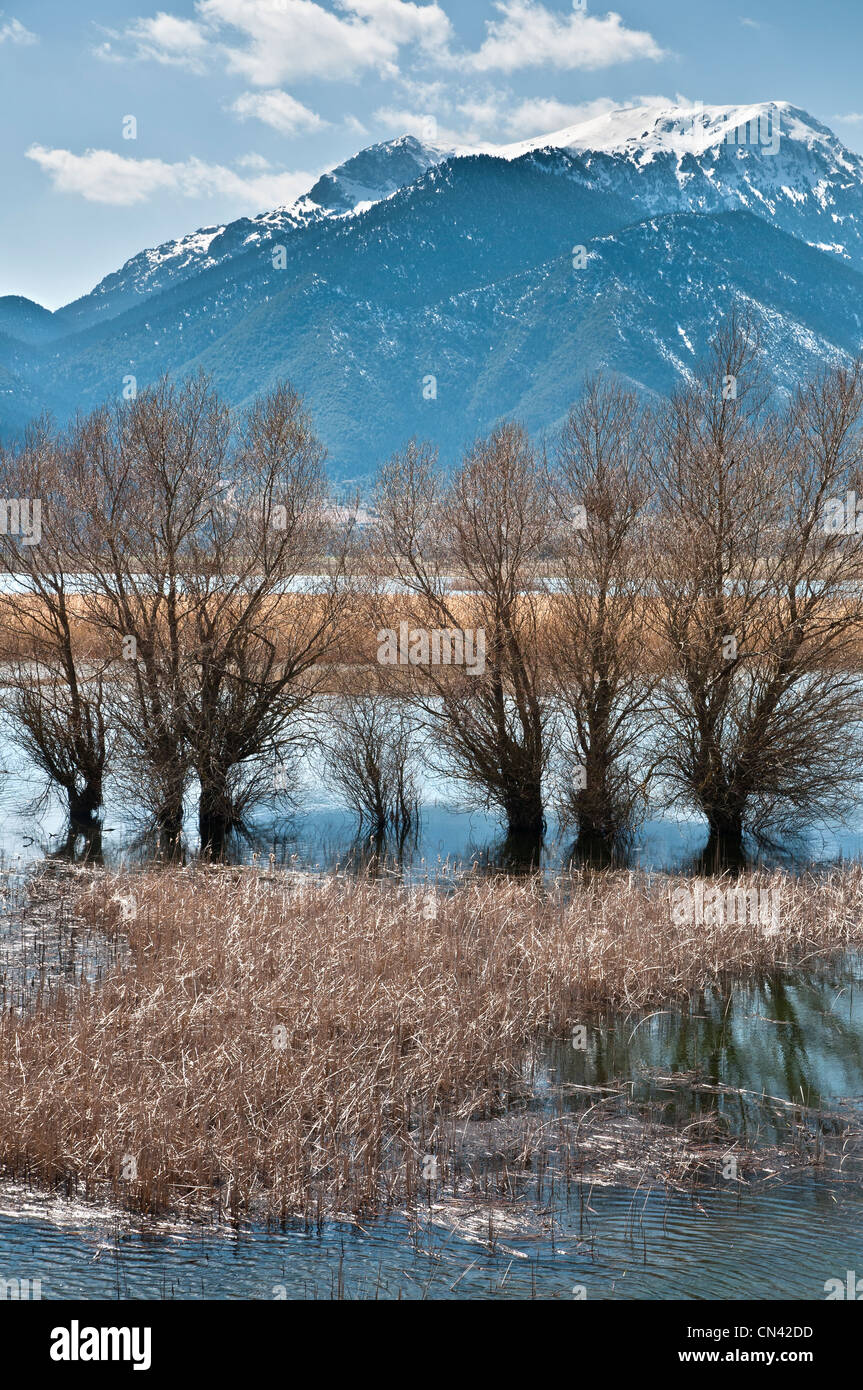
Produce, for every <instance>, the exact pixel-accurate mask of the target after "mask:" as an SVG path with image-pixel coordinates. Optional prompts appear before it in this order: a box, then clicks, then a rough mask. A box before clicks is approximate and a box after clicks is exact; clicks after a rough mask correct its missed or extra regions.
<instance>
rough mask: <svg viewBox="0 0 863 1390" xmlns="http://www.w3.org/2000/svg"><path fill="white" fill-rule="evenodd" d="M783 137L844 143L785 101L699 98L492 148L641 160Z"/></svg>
mask: <svg viewBox="0 0 863 1390" xmlns="http://www.w3.org/2000/svg"><path fill="white" fill-rule="evenodd" d="M775 131H778V132H779V138H780V139H781V138H786V139H792V140H795V141H800V142H803V143H804V144H806V145H808V146H809V147H810V148H811V146H812V145H814V144H823V145H832V146H835V147H837V148H838V147H841V142H840V141H839V140H838V139H837V137H836V136H835V135H834V134H833V132H832V131H831V130H829V129H828V127H827V126H825V125H822V124H821V122H820V121H817V120H815V118H814V117H813V116H810V115H809V114H808V112H806V111H803V110H801V109H800V108H799V107H796V106H792V105H791V103H790V102H787V101H761V102H750V103H749V104H747V105H737V106H705V105H704V104H703V103H701V102H695V103H689V104H669V103H667V102H661V101H658V102H651V103H647V104H644V105H640V106H618V107H614V108H613V109H612V110H610V111H605V112H603V113H602V114H601V115H598V116H592V117H591V118H590V119H589V120H586V121H581V122H579V123H577V124H576V125H571V126H565V127H564V128H563V129H562V130H555V131H552V132H551V133H550V134H547V135H537V136H533V137H532V138H531V139H529V140H520V141H517V142H516V143H514V144H511V145H503V146H500V147H499V148H498V149H497V150H496V151H494V153H496V154H498V155H499V156H501V157H502V158H504V159H518V158H520V157H521V156H522V155H524V154H528V153H530V152H531V151H532V150H541V149H562V150H572V151H574V152H577V153H587V152H590V153H594V154H622V155H626V156H628V157H629V158H630V159H632V160H634V161H635V162H636V163H638V164H647V163H649V162H650V161H651V160H652V159H654V158H655V157H656V156H657V155H661V154H665V153H673V154H677V155H679V156H682V155H685V154H696V155H700V154H704V153H705V152H706V151H707V150H709V149H715V148H717V147H719V146H720V145H724V144H730V145H735V144H737V145H743V144H747V143H748V144H761V145H763V146H767V147H769V148H773V146H774V145H775V144H776V137H775V136H774V132H775Z"/></svg>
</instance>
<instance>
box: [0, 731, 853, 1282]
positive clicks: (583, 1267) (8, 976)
mask: <svg viewBox="0 0 863 1390" xmlns="http://www.w3.org/2000/svg"><path fill="white" fill-rule="evenodd" d="M0 759H3V760H4V766H5V767H6V769H7V775H6V777H5V779H4V782H3V788H4V816H3V824H2V841H1V842H0V848H2V867H3V869H4V873H3V877H2V883H3V884H4V886H5V898H4V905H3V914H2V916H0V976H2V980H3V990H4V996H3V997H4V1003H5V1005H6V1006H7V1007H8V1006H9V1005H10V1004H14V1003H15V1001H16V1000H17V1001H18V1002H19V1003H20V1004H22V1005H23V1006H25V1007H26V998H27V991H28V989H29V988H31V987H32V983H33V978H32V970H33V968H34V962H36V964H37V973H38V970H39V969H41V970H43V971H44V970H45V969H48V970H49V971H54V972H56V973H58V974H63V973H64V972H66V973H67V974H68V975H69V976H70V977H73V978H74V977H75V975H77V974H79V973H80V972H84V973H85V974H87V975H88V976H90V977H98V975H99V974H100V972H102V971H104V970H106V969H110V968H111V965H112V956H111V950H112V949H113V948H109V947H108V946H107V945H106V943H104V942H103V941H100V940H99V939H98V937H97V936H96V935H95V934H94V935H87V934H84V935H81V934H80V933H79V932H75V931H73V930H72V929H71V928H70V927H69V924H68V923H64V921H63V919H62V913H60V914H59V917H58V913H57V910H56V904H54V905H53V906H51V907H46V909H45V911H43V912H40V910H39V904H38V901H37V903H36V905H35V907H34V905H33V903H32V901H30V903H29V906H28V908H27V910H26V911H23V912H22V910H21V909H22V902H23V900H24V899H23V890H22V884H24V882H25V881H26V873H27V868H28V865H33V864H36V863H38V862H39V860H40V859H41V857H42V856H43V855H44V854H45V853H49V854H50V853H51V852H52V851H54V850H56V849H57V848H58V845H59V844H61V843H62V839H63V836H62V817H61V815H60V812H59V808H57V807H52V806H48V807H47V808H46V809H45V810H44V811H43V813H42V815H41V817H40V818H38V819H37V818H35V817H34V816H33V815H32V814H30V813H28V812H27V811H26V810H25V809H23V808H24V805H25V803H26V801H27V798H28V795H29V796H32V795H33V794H34V792H35V791H36V790H37V787H36V785H35V783H34V781H33V779H32V778H31V777H30V776H29V775H28V773H27V770H26V769H25V768H22V767H21V766H20V764H16V761H15V760H16V755H15V753H14V752H13V751H12V750H10V749H5V750H3V752H2V753H0ZM445 792H446V787H445V786H441V785H437V786H436V785H434V784H428V785H427V786H426V788H425V803H424V818H423V829H422V834H421V837H420V839H419V841H418V843H417V844H416V845H415V846H414V847H413V848H412V850H411V852H410V854H409V855H408V857H407V862H406V866H405V867H406V871H407V872H408V874H409V875H411V876H417V877H419V876H424V875H426V874H430V875H432V876H445V874H446V873H447V872H449V870H450V868H451V867H452V866H453V865H458V864H465V863H470V862H471V861H472V860H477V861H478V862H483V860H484V857H487V853H488V850H489V847H493V845H494V843H495V839H496V836H497V829H496V825H495V822H494V820H493V818H492V817H490V816H487V815H483V814H480V813H469V812H468V811H466V810H464V809H460V808H459V807H458V806H457V805H453V804H452V803H451V802H450V801H448V800H447V799H446V797H445ZM105 826H106V834H105V840H104V843H105V856H106V860H107V861H108V862H109V863H120V862H122V861H123V860H124V859H134V858H135V857H136V856H137V855H138V854H139V852H140V851H139V849H138V848H137V847H136V844H135V829H136V826H135V817H134V815H133V814H130V813H129V812H128V811H124V810H123V808H121V807H119V806H117V805H116V804H115V805H109V807H108V814H107V817H106V821H105ZM703 839H704V830H703V827H700V826H699V825H697V824H695V823H692V822H682V823H678V822H670V821H661V820H655V821H651V822H649V823H648V824H647V825H645V826H644V827H643V829H642V832H641V834H640V836H639V838H638V840H637V841H636V848H635V851H634V856H633V857H634V860H635V862H636V863H639V864H641V865H643V866H645V867H672V866H674V865H676V864H680V863H683V862H685V861H686V860H687V859H689V858H690V857H691V856H692V855H693V854H694V853H695V852H696V851H697V850H698V848H699V847H700V845H701V844H702V843H703ZM352 840H353V835H352V826H351V822H350V817H349V816H347V815H346V814H345V813H344V812H342V811H340V810H339V808H338V807H337V806H335V805H334V804H333V801H332V800H331V799H330V798H328V796H327V794H326V792H325V791H324V790H323V789H322V787H321V783H320V780H319V779H316V777H315V773H314V769H312V770H311V771H310V773H309V777H308V781H307V783H306V786H305V788H304V791H303V797H302V803H301V806H300V809H299V810H298V813H297V815H296V817H295V819H294V821H293V822H284V823H282V822H280V823H274V822H273V821H269V822H268V821H267V820H266V819H265V818H262V819H261V820H259V822H258V824H257V826H256V835H255V838H254V839H253V840H251V841H249V842H247V844H246V847H245V849H244V850H243V854H244V855H245V856H246V857H248V858H251V857H253V856H255V855H258V856H260V857H261V858H263V859H267V858H268V857H269V856H270V855H271V854H272V855H273V856H274V859H275V861H276V862H277V863H279V864H293V865H295V866H296V867H301V868H302V867H308V868H313V867H314V866H316V865H317V866H320V867H321V868H326V867H331V866H332V865H333V864H335V863H339V862H341V863H344V862H345V859H346V858H347V857H348V856H349V854H350V852H351V846H352ZM861 844H863V837H861V832H860V830H858V829H856V828H855V827H853V826H852V827H833V828H828V829H826V830H824V831H822V832H821V833H820V834H819V835H818V836H813V837H812V838H811V841H810V844H809V846H808V849H807V850H806V853H808V854H809V856H810V857H811V858H812V859H813V860H821V859H829V858H834V857H836V856H837V855H843V856H845V857H852V856H856V855H858V854H859V852H860V848H861ZM564 855H565V846H564V845H562V844H561V843H558V842H556V841H555V838H554V832H553V831H552V834H551V837H550V841H549V846H548V849H547V862H548V863H549V865H551V866H553V865H554V864H555V863H559V862H560V860H561V859H562V858H563V857H564ZM28 972H31V973H28ZM861 985H863V963H861V960H860V958H859V957H858V956H856V955H847V956H845V957H842V958H839V959H837V960H834V961H830V962H822V963H820V964H819V965H818V966H817V967H815V968H814V969H813V970H812V971H811V972H807V973H805V974H804V973H803V972H801V971H795V972H793V973H785V974H779V975H775V976H772V977H770V978H767V979H762V980H758V981H749V982H745V983H740V984H737V985H734V986H732V987H728V988H727V989H724V990H721V991H715V992H714V993H712V994H710V995H708V996H705V997H704V998H702V999H700V1000H698V1001H696V1002H695V1003H693V1005H692V1006H691V1007H690V1008H689V1009H687V1010H683V1011H680V1010H660V1011H655V1012H653V1013H652V1014H649V1015H647V1016H645V1017H630V1018H626V1019H623V1018H619V1017H609V1018H605V1019H603V1020H598V1021H596V1022H595V1023H594V1024H593V1025H591V1027H590V1028H589V1029H588V1030H587V1035H586V1038H585V1039H584V1041H583V1045H578V1046H576V1045H574V1044H570V1043H568V1042H557V1043H555V1044H554V1045H548V1046H540V1047H538V1049H537V1052H536V1054H535V1056H534V1058H533V1062H532V1066H531V1072H530V1075H529V1076H528V1078H527V1080H528V1081H529V1083H530V1099H529V1101H528V1103H527V1112H528V1114H527V1118H528V1119H529V1120H530V1121H531V1123H533V1124H535V1125H537V1126H540V1127H542V1126H544V1125H547V1126H548V1135H549V1138H548V1143H547V1146H546V1149H545V1158H544V1160H543V1165H542V1170H541V1171H538V1170H536V1169H535V1170H534V1171H531V1172H528V1173H526V1174H524V1175H522V1177H521V1178H520V1179H519V1180H518V1182H517V1183H515V1184H514V1186H513V1189H512V1192H511V1194H510V1196H509V1197H503V1196H501V1195H500V1186H499V1185H494V1184H492V1185H491V1186H490V1187H489V1192H488V1194H487V1195H484V1194H483V1192H482V1190H481V1184H480V1187H479V1189H477V1185H476V1183H474V1185H473V1186H472V1187H471V1189H470V1190H468V1189H467V1187H465V1189H464V1191H462V1192H461V1193H459V1194H457V1195H456V1196H453V1195H452V1194H449V1195H447V1196H444V1195H443V1194H442V1193H440V1192H439V1191H438V1190H437V1188H436V1186H435V1184H434V1183H431V1182H430V1183H429V1189H428V1193H427V1200H425V1201H424V1202H422V1203H421V1204H420V1206H419V1209H418V1215H417V1218H416V1220H413V1219H411V1220H408V1218H407V1216H406V1215H405V1214H403V1213H393V1214H389V1215H386V1216H381V1217H380V1218H379V1219H377V1220H374V1221H366V1222H364V1223H363V1224H362V1225H361V1226H358V1225H356V1224H354V1223H352V1222H349V1221H344V1222H339V1221H328V1222H325V1223H323V1224H322V1225H321V1226H320V1227H315V1228H313V1229H306V1228H302V1227H297V1228H290V1227H289V1228H287V1229H265V1228H263V1227H255V1226H251V1227H246V1228H242V1229H230V1228H225V1227H221V1228H217V1227H215V1226H214V1225H200V1226H192V1225H186V1226H171V1225H169V1224H166V1223H162V1224H160V1223H150V1224H142V1220H141V1218H140V1217H135V1216H132V1215H130V1214H128V1213H123V1212H120V1211H112V1210H109V1209H107V1208H98V1207H89V1206H87V1205H85V1204H84V1203H82V1202H80V1201H78V1200H76V1199H74V1198H69V1199H67V1198H66V1197H63V1196H60V1195H51V1196H44V1195H40V1194H39V1193H36V1192H24V1191H22V1190H20V1189H12V1188H9V1187H8V1186H7V1187H5V1188H0V1279H6V1280H7V1281H9V1280H13V1279H17V1280H24V1279H28V1280H31V1281H33V1280H38V1281H39V1287H40V1292H41V1297H42V1298H44V1299H66V1298H84V1299H116V1298H121V1299H172V1298H173V1299H199V1298H208V1299H212V1298H215V1299H252V1300H270V1299H282V1298H319V1299H331V1298H344V1299H393V1298H402V1299H422V1298H428V1299H433V1298H434V1299H438V1298H442V1299H451V1298H470V1299H483V1300H488V1299H498V1298H500V1299H507V1298H515V1299H524V1298H532V1297H535V1298H540V1299H553V1298H562V1299H573V1298H582V1297H586V1298H587V1299H643V1298H646V1299H680V1298H684V1299H716V1298H730V1299H751V1298H758V1299H771V1298H777V1299H778V1298H795V1299H816V1300H819V1299H823V1298H824V1297H825V1293H824V1285H825V1282H826V1281H827V1280H829V1279H833V1278H839V1279H842V1280H844V1279H845V1276H846V1272H847V1271H848V1270H853V1269H858V1270H863V994H861ZM587 1114H589V1115H590V1116H591V1120H590V1124H591V1126H592V1129H591V1130H590V1137H589V1139H585V1143H584V1144H583V1145H582V1138H583V1137H584V1136H586V1135H587V1130H586V1129H585V1131H584V1136H583V1134H582V1128H581V1126H582V1117H584V1116H585V1115H587ZM598 1115H599V1116H603V1115H606V1116H607V1122H606V1121H603V1123H602V1124H600V1125H597V1116H598ZM500 1123H503V1121H501V1122H500ZM496 1124H497V1122H495V1121H490V1122H488V1124H487V1125H486V1127H485V1128H483V1127H482V1126H477V1135H478V1138H477V1152H478V1153H479V1154H480V1156H481V1162H480V1164H479V1169H480V1171H481V1170H482V1165H483V1163H485V1164H486V1165H487V1168H488V1171H489V1172H492V1171H495V1172H497V1171H499V1168H500V1160H499V1158H498V1157H497V1156H496V1155H497V1154H498V1152H499V1149H500V1143H501V1140H500V1136H499V1134H498V1131H497V1129H496V1128H495V1125H496ZM603 1126H605V1127H603ZM684 1129H685V1130H686V1132H687V1133H688V1134H690V1135H691V1134H695V1135H696V1136H699V1137H700V1136H704V1139H705V1144H706V1145H709V1150H710V1154H711V1155H712V1157H711V1158H710V1159H709V1161H708V1160H707V1159H705V1162H704V1166H703V1171H701V1172H699V1173H694V1174H693V1176H692V1180H691V1182H690V1183H689V1188H688V1190H682V1189H681V1188H680V1187H677V1188H675V1187H673V1186H667V1185H663V1184H662V1183H659V1182H657V1181H655V1180H654V1179H653V1178H651V1177H648V1178H646V1179H645V1180H644V1181H640V1180H637V1179H634V1178H633V1177H632V1174H631V1162H630V1159H631V1153H630V1149H631V1148H632V1146H634V1148H635V1150H637V1151H638V1153H640V1154H647V1155H648V1156H649V1155H650V1154H651V1153H653V1152H654V1151H657V1152H658V1151H661V1150H662V1146H663V1145H664V1144H665V1143H666V1142H671V1140H672V1138H673V1136H677V1135H679V1134H680V1132H681V1131H682V1130H684ZM561 1136H565V1137H566V1141H567V1142H566V1143H564V1142H563V1141H562V1139H561ZM570 1141H571V1142H570ZM603 1146H605V1147H603ZM706 1152H707V1149H705V1153H706ZM483 1154H486V1155H487V1157H486V1158H482V1155H483ZM573 1154H575V1159H574V1160H573ZM738 1154H739V1155H741V1157H742V1156H743V1155H744V1154H745V1155H746V1163H745V1164H743V1163H742V1164H741V1168H740V1171H736V1169H735V1163H734V1162H732V1163H731V1164H730V1166H729V1172H728V1176H727V1177H725V1176H723V1173H722V1171H720V1169H717V1167H716V1164H715V1162H714V1159H715V1157H716V1155H720V1156H722V1155H728V1156H729V1157H730V1158H731V1159H735V1157H736V1155H738ZM647 1167H648V1168H649V1164H648V1165H647Z"/></svg>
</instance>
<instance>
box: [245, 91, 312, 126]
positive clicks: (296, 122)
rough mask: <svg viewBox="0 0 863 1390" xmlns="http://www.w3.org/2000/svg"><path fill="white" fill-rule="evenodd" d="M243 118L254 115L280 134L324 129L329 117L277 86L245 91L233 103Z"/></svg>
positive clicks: (247, 118)
mask: <svg viewBox="0 0 863 1390" xmlns="http://www.w3.org/2000/svg"><path fill="white" fill-rule="evenodd" d="M231 110H232V111H233V112H235V113H236V115H238V116H239V117H240V120H243V121H245V120H249V119H250V118H253V119H255V120H258V121H263V123H264V125H268V126H272V128H273V130H277V131H278V132H279V134H280V135H296V134H298V133H299V132H300V131H310V130H323V129H324V128H325V127H326V126H327V125H329V122H328V121H325V120H324V119H323V117H321V116H319V115H318V114H317V112H316V111H312V110H310V108H309V107H308V106H304V105H303V103H302V102H301V101H297V99H296V97H292V96H290V94H289V93H288V92H282V91H279V90H278V88H276V89H273V90H270V91H267V92H244V93H243V95H242V96H240V97H237V100H236V101H235V102H234V103H233V105H232V106H231Z"/></svg>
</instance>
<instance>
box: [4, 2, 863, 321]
mask: <svg viewBox="0 0 863 1390" xmlns="http://www.w3.org/2000/svg"><path fill="white" fill-rule="evenodd" d="M163 3H164V6H165V8H159V7H158V5H156V6H154V7H153V8H147V4H146V0H74V2H73V3H71V4H70V2H69V0H0V5H3V4H6V5H8V6H9V8H7V9H4V10H0V295H3V294H21V295H26V296H27V297H28V298H30V299H34V300H36V301H37V302H38V303H40V304H44V305H46V306H47V307H48V308H51V309H54V308H57V307H59V306H60V305H61V304H64V303H67V302H69V301H70V300H72V299H74V298H76V297H77V296H78V295H81V294H84V293H86V292H87V291H88V290H89V289H91V288H92V287H93V285H95V284H96V283H97V282H98V281H99V280H100V279H101V278H102V277H103V276H104V275H106V274H108V273H109V272H110V271H112V270H115V269H117V268H118V267H119V266H120V265H122V264H123V262H124V261H126V260H127V259H128V258H129V257H130V256H132V255H134V254H135V253H136V252H138V251H140V250H141V249H143V248H144V247H146V246H155V245H158V244H159V243H161V242H163V241H167V240H169V239H171V238H173V237H177V236H181V235H183V234H184V233H187V232H190V231H193V230H195V229H196V228H198V227H203V226H208V225H213V224H222V223H224V222H226V221H230V220H231V219H233V218H235V217H239V216H242V215H244V214H254V213H256V212H261V211H264V210H266V209H268V208H272V207H275V206H277V205H278V204H280V203H285V202H291V201H292V200H293V199H294V198H295V197H297V196H299V195H300V194H302V193H304V192H306V191H307V190H308V189H309V188H310V187H311V185H312V184H313V183H314V181H315V179H316V178H317V177H318V175H319V174H320V173H321V172H323V170H325V169H327V168H332V167H333V166H334V165H335V164H337V163H339V162H340V161H342V160H344V159H346V158H348V157H349V156H350V155H351V154H353V153H355V152H356V151H357V150H358V149H361V148H363V147H364V146H366V145H370V144H374V143H375V142H377V141H379V140H387V139H391V138H392V137H394V136H397V135H401V134H404V133H405V132H411V133H413V134H417V135H420V136H421V137H425V138H430V137H432V136H435V137H436V139H433V140H432V143H437V144H442V145H449V144H468V145H475V144H479V143H485V142H497V143H506V142H512V141H514V140H519V139H524V138H527V137H529V136H532V135H537V134H539V133H542V132H545V131H552V130H555V129H558V128H560V127H562V126H565V125H570V124H574V123H575V122H577V121H578V120H582V119H586V118H587V117H589V116H590V115H592V114H596V113H598V112H600V111H603V110H605V109H610V108H611V107H612V106H613V105H615V104H624V105H630V104H633V103H637V102H640V101H642V100H651V101H652V100H656V99H666V100H668V101H675V100H681V101H685V102H687V103H696V102H703V103H704V104H705V105H712V104H738V103H750V102H756V101H779V100H786V101H790V102H792V103H793V104H794V105H796V106H800V107H803V108H804V109H805V110H807V111H809V112H810V113H811V114H812V115H813V116H815V117H817V118H818V119H819V120H821V121H823V122H824V123H825V124H827V125H829V126H831V127H832V128H833V129H834V130H835V131H836V133H837V134H838V135H839V136H840V138H841V139H843V140H844V141H845V143H846V144H847V145H849V146H850V147H851V148H852V149H855V150H858V151H861V152H863V79H861V76H860V59H861V54H863V4H861V0H819V2H818V3H817V4H813V3H812V0H725V2H724V3H723V4H722V5H721V6H720V5H717V4H716V3H715V0H614V8H613V9H606V8H605V7H604V6H603V5H602V4H600V3H598V2H597V3H594V0H575V3H574V4H573V3H572V0H163Z"/></svg>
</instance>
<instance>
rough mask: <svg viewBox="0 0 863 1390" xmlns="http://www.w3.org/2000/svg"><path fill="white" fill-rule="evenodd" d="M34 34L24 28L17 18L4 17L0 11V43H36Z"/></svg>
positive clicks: (36, 39)
mask: <svg viewBox="0 0 863 1390" xmlns="http://www.w3.org/2000/svg"><path fill="white" fill-rule="evenodd" d="M38 42H39V40H38V38H37V37H36V35H35V34H31V32H30V30H29V29H25V28H24V25H23V24H22V23H21V21H20V20H19V19H4V18H3V14H2V11H0V43H17V44H21V45H23V44H28V43H38Z"/></svg>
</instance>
